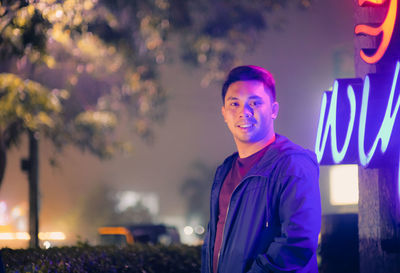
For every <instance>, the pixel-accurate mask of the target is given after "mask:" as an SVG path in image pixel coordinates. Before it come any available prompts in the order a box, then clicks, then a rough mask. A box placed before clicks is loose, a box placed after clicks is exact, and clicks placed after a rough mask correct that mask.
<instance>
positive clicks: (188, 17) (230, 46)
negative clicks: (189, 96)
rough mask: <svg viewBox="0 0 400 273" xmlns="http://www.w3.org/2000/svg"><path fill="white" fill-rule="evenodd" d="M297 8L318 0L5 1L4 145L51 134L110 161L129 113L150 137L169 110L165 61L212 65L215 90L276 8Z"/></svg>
mask: <svg viewBox="0 0 400 273" xmlns="http://www.w3.org/2000/svg"><path fill="white" fill-rule="evenodd" d="M293 5H297V6H300V7H304V8H306V7H308V6H309V5H310V1H308V0H307V1H306V0H254V1H251V4H249V2H248V1H245V0H218V1H214V0H201V1H185V0H144V1H143V0H65V1H60V0H16V1H11V0H3V1H1V2H0V16H1V20H0V60H1V65H0V71H3V72H7V74H2V76H1V77H2V78H1V81H2V83H1V86H0V93H1V94H2V97H1V101H0V103H1V106H2V107H4V109H3V108H1V109H0V110H1V111H2V112H1V114H0V126H1V128H0V129H1V130H2V132H0V133H3V135H0V150H1V149H3V148H1V147H3V145H2V143H8V144H13V143H16V142H13V141H10V139H18V137H19V134H21V133H22V132H24V130H26V129H29V130H38V131H42V130H44V131H45V133H44V134H45V136H47V137H49V138H50V139H51V140H52V141H53V143H54V144H55V147H56V148H57V149H58V150H61V149H62V148H63V147H64V146H65V145H66V144H69V143H70V144H73V145H76V146H78V147H80V148H81V149H82V150H86V149H88V150H89V151H90V152H92V153H94V154H95V155H97V156H99V157H100V158H108V157H110V156H112V155H113V154H114V153H115V152H116V151H120V150H123V149H125V147H128V146H129V145H127V141H124V140H123V139H121V135H122V134H121V132H120V131H121V122H120V121H121V120H123V119H126V117H129V118H128V120H127V121H124V122H125V123H129V124H131V126H130V127H131V129H132V130H134V131H135V132H136V133H137V134H138V135H140V136H142V137H143V138H145V139H150V140H151V139H152V136H153V130H152V128H153V127H154V124H155V123H157V122H160V121H161V120H162V119H163V117H164V116H165V111H166V108H165V104H166V100H167V94H166V92H165V91H164V90H163V89H162V87H161V85H160V76H159V68H160V65H163V64H164V65H168V63H170V62H172V61H174V60H183V61H184V62H185V63H186V64H191V65H194V66H199V67H200V66H201V67H204V68H205V71H206V74H205V75H204V77H203V79H201V80H199V83H201V85H203V86H207V85H208V84H210V83H211V82H213V81H215V80H220V79H222V78H223V76H224V75H225V73H226V71H227V70H228V69H230V68H231V67H233V66H234V65H237V64H239V63H240V59H241V57H242V56H243V55H244V54H245V53H246V52H248V51H250V50H252V49H253V48H254V46H255V45H256V43H257V41H258V40H257V39H258V38H259V34H260V32H261V31H263V30H265V29H268V26H269V23H270V22H269V21H268V20H267V17H268V15H269V14H270V13H272V12H275V11H277V10H280V9H282V8H286V7H289V6H293ZM16 120H18V122H17V124H18V126H16V123H15V121H16ZM125 123H124V124H125ZM5 131H8V132H12V133H9V134H8V135H4V132H5ZM0 152H1V151H0ZM0 166H1V162H0ZM0 179H1V177H0Z"/></svg>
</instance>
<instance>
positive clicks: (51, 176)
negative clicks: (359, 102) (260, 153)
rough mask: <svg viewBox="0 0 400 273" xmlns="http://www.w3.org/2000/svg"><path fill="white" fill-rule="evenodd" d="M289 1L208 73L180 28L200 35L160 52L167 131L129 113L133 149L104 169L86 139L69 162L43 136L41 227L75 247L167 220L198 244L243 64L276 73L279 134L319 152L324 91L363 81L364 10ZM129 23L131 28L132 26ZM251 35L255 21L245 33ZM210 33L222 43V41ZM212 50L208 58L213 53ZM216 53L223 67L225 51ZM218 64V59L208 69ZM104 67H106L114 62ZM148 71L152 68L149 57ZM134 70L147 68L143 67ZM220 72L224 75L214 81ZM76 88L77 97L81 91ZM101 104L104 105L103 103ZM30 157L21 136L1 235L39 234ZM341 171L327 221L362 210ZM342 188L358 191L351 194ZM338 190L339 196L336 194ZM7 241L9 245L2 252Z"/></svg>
mask: <svg viewBox="0 0 400 273" xmlns="http://www.w3.org/2000/svg"><path fill="white" fill-rule="evenodd" d="M53 2H54V1H53ZM106 2H107V1H106ZM120 2H121V3H123V2H124V1H120ZM155 2H160V3H161V2H163V1H155ZM171 2H174V1H171ZM175 2H180V1H175ZM205 2H207V1H205ZM239 2H240V1H239ZM243 2H248V1H243ZM266 2H268V1H266ZM269 2H275V1H269ZM278 2H279V1H278ZM287 2H288V3H287V5H286V6H285V7H278V6H275V8H273V9H272V11H271V12H267V13H266V18H267V20H266V22H267V23H266V25H265V26H263V27H260V29H259V30H257V31H254V28H253V29H252V28H251V27H249V31H252V34H251V39H253V40H251V43H250V42H249V48H248V49H249V50H248V51H246V50H243V51H240V50H239V51H237V52H235V54H237V56H236V57H238V58H237V59H234V60H232V61H230V62H229V61H228V62H227V64H225V66H224V65H220V66H219V65H216V66H215V65H214V66H213V63H212V61H213V60H212V56H207V55H204V56H203V55H202V54H200V53H199V54H198V55H197V59H196V58H195V59H196V60H197V62H198V63H197V64H193V62H191V61H190V54H189V57H187V56H186V58H183V59H182V58H180V54H181V49H182V48H181V47H182V44H181V43H180V42H179V39H178V38H177V37H179V31H182V32H181V33H182V34H183V35H188V37H189V35H193V36H194V37H195V36H196V30H194V31H193V33H191V34H190V31H188V32H187V34H185V33H186V32H183V31H187V30H178V31H177V33H178V34H176V33H175V34H172V35H170V36H169V37H168V39H165V44H166V46H167V47H168V48H169V49H168V50H164V51H163V50H161V49H160V51H159V52H162V53H163V54H164V55H160V54H161V53H157V54H158V55H157V54H156V56H155V58H156V59H157V57H158V59H157V61H156V62H155V63H154V64H153V65H156V66H157V73H158V74H157V84H159V85H158V86H159V87H160V90H161V89H162V90H163V91H162V92H161V93H159V94H161V95H160V98H161V99H160V100H165V101H164V103H163V106H162V107H161V109H162V111H160V112H159V113H157V115H158V117H157V118H156V119H155V120H156V122H154V123H151V124H150V125H148V126H149V127H151V134H150V133H149V134H147V131H146V130H147V129H143V130H142V131H141V130H140V128H139V130H136V131H133V130H129V126H130V121H129V120H127V118H126V117H125V116H124V115H119V116H118V115H117V116H116V117H117V118H116V124H117V125H116V128H117V129H116V134H117V135H118V136H121V137H122V138H124V139H125V140H129V141H130V144H131V145H132V149H131V151H128V152H127V151H126V150H124V149H120V150H119V149H116V150H114V152H113V154H112V156H108V154H106V155H105V156H104V154H102V152H98V153H97V155H98V154H100V155H101V157H103V158H107V159H105V160H101V159H100V158H99V156H95V155H93V153H91V152H90V151H91V149H92V150H94V151H96V149H97V148H99V147H94V148H93V147H89V148H82V147H80V146H79V145H73V144H76V143H79V141H83V142H85V141H88V142H90V139H89V138H87V139H86V138H85V139H84V140H82V139H81V140H79V139H78V140H73V141H70V142H68V141H65V143H66V144H65V145H63V144H60V145H61V146H62V148H63V149H62V153H60V154H59V153H58V152H57V151H56V150H55V149H54V142H53V141H51V140H49V138H46V137H41V138H40V174H39V179H40V230H41V231H43V232H48V231H57V232H63V233H64V234H65V235H66V239H65V241H63V243H65V244H73V243H75V242H76V241H77V240H78V239H79V240H89V242H91V243H97V240H98V236H97V228H98V227H99V226H101V225H105V224H110V223H114V224H115V223H119V222H120V223H141V222H154V223H167V224H171V225H175V226H176V227H177V228H178V230H179V232H180V233H181V239H182V241H183V242H186V243H196V242H197V240H198V239H199V238H201V235H202V234H203V232H204V227H205V226H206V224H207V221H208V220H207V217H208V198H209V196H208V194H209V190H210V186H211V182H212V178H213V173H214V171H215V169H216V167H217V166H218V165H219V164H220V163H221V162H222V161H223V160H224V158H225V157H226V156H228V155H229V154H231V153H232V152H234V151H235V146H234V142H233V140H232V137H231V135H230V133H229V131H228V130H227V128H226V127H225V124H224V122H223V119H222V117H221V114H220V108H221V97H220V89H221V81H220V79H221V76H223V75H224V73H226V72H227V71H229V69H230V68H231V67H232V66H233V65H237V64H254V65H258V66H262V67H265V68H266V69H268V70H270V71H271V72H272V73H273V75H274V76H275V80H276V90H277V99H278V101H279V103H280V113H279V117H278V119H277V120H276V131H277V132H278V133H280V134H283V135H286V136H287V137H289V138H290V139H291V140H293V141H294V142H296V143H298V144H300V145H302V146H304V147H306V148H308V149H311V150H314V143H315V136H316V129H317V124H318V119H319V111H320V108H319V107H320V100H321V97H322V92H323V91H324V90H328V89H329V88H330V87H331V85H332V83H333V81H334V79H335V78H340V77H353V76H354V68H353V54H354V52H353V51H354V50H353V27H354V23H353V19H352V16H353V1H348V0H314V1H311V3H310V5H309V2H308V1H298V2H296V3H295V4H293V3H291V1H287ZM292 2H295V1H292ZM93 3H94V4H95V3H97V1H93ZM299 3H300V4H299ZM161 4H162V3H161ZM121 5H122V4H121ZM248 5H250V2H248ZM299 6H300V8H299ZM227 16H228V15H227ZM249 16H250V15H249ZM118 19H121V20H123V18H122V17H121V18H118ZM2 20H3V19H2ZM222 21H223V20H222ZM164 23H165V22H164ZM142 24H143V22H142ZM221 24H222V23H221V22H217V23H216V25H221ZM111 25H112V24H111ZM161 25H162V23H161ZM164 25H165V24H164ZM245 31H246V25H245V24H244V25H243V26H242V28H241V29H240V31H239V33H240V32H245ZM253 32H254V33H253ZM199 35H200V34H199ZM210 35H211V36H212V35H215V36H218V35H217V34H215V33H214V34H212V32H211V34H210ZM249 35H250V34H249ZM244 41H245V40H244ZM193 43H195V42H193ZM240 46H242V45H238V47H240ZM156 47H157V46H156ZM148 49H149V48H148ZM149 50H150V49H149ZM203 50H207V46H204V47H203ZM200 51H201V46H200ZM215 56H216V57H215V58H221V56H219V55H218V54H216V55H215ZM109 57H110V56H109ZM112 57H113V56H111V57H110V58H112ZM184 57H185V56H184ZM208 57H209V58H211V61H210V62H207V61H209V60H207V61H206V60H204V58H206V59H207V58H208ZM236 57H235V58H236ZM98 58H99V61H100V60H101V59H102V58H103V57H100V56H99V57H98ZM104 58H105V57H104ZM188 58H189V61H188ZM238 60H239V61H238ZM124 61H126V62H130V61H131V60H129V59H123V60H122V62H124ZM203 61H204V62H205V63H206V64H205V65H202V63H203ZM132 62H134V61H132ZM93 63H94V62H93ZM142 63H144V64H146V60H142ZM210 63H211V64H210ZM69 65H71V67H66V68H65V69H66V70H68V71H71V70H72V71H73V70H76V69H78V70H79V69H80V68H79V66H76V67H75V68H74V66H73V64H69ZM97 65H99V66H107V65H108V64H107V63H105V64H104V63H103V64H102V63H101V62H100V63H98V64H97ZM135 65H137V66H136V67H140V64H135ZM9 67H12V66H10V65H3V69H2V71H7V69H8V68H9ZM121 69H122V68H121ZM210 71H212V72H213V73H214V74H211V75H214V76H209V75H210ZM89 72H90V71H89ZM89 72H88V74H90V73H89ZM117 72H118V71H117ZM117 72H115V73H117ZM221 72H223V73H221ZM35 73H36V76H35V77H36V80H38V81H39V82H42V83H43V82H45V81H50V82H52V81H53V83H51V84H50V86H56V84H55V83H54V81H55V80H54V79H53V78H54V77H55V78H57V77H67V76H66V73H63V72H62V71H61V72H60V70H58V71H56V72H54V71H53V72H46V73H45V74H41V75H40V76H39V75H38V74H40V72H35ZM113 73H114V72H113ZM118 73H119V72H118ZM118 73H117V74H118ZM72 74H73V73H72ZM101 75H102V74H100V76H99V77H100V78H101V77H102V76H101ZM118 75H120V74H118ZM215 75H216V76H215ZM112 77H118V76H115V75H114V76H111V78H112ZM213 77H214V78H213ZM101 79H103V78H101ZM90 83H91V82H90V81H87V82H85V80H82V81H80V82H78V83H76V82H75V84H76V85H80V88H81V89H82V90H85V92H86V94H87V96H89V94H90V93H91V92H92V91H90V90H94V91H93V92H95V91H96V90H99V89H101V88H104V84H103V83H102V82H101V81H99V82H97V83H96V84H97V85H92V86H91V85H90ZM72 85H73V84H72ZM68 88H69V89H71V90H72V89H74V88H72V87H71V82H70V85H68V86H67V87H66V89H68ZM74 90H77V89H74ZM71 92H72V91H71ZM93 92H92V93H93ZM72 97H73V96H72ZM75 98H76V99H79V97H75ZM86 99H87V98H86ZM96 103H97V105H98V101H96ZM150 105H151V104H150ZM130 107H134V106H132V105H131V106H130ZM150 107H151V106H150ZM89 108H90V107H89ZM86 110H87V109H86ZM128 112H129V106H128V110H126V113H128ZM139 124H140V123H139ZM136 125H137V124H136ZM146 126H147V124H146ZM66 127H67V126H66ZM137 127H138V126H136V127H135V128H136V129H137ZM137 131H139V133H138V132H137ZM143 136H144V137H143ZM50 139H51V137H50ZM63 141H64V140H63V139H61V140H60V142H63ZM58 144H59V143H58ZM58 144H57V145H58ZM89 144H90V143H89ZM57 145H56V146H57ZM101 145H102V144H101V143H100V144H99V146H101ZM89 146H90V145H89ZM129 147H130V146H129ZM100 148H101V147H100ZM82 149H83V151H82ZM128 150H129V149H128ZM27 153H28V141H27V136H26V135H25V134H21V138H20V142H19V144H18V145H17V146H12V147H11V148H10V150H9V151H8V154H7V155H8V162H7V167H6V171H5V175H4V179H3V182H2V185H1V188H0V227H1V226H3V230H7V229H9V228H10V227H12V229H13V230H18V231H24V230H27V227H28V224H27V213H28V205H27V204H28V201H27V200H28V199H27V198H28V184H27V176H26V173H24V172H22V171H21V168H20V161H21V159H22V158H25V157H27ZM53 157H54V158H53ZM49 159H51V161H49ZM53 160H55V161H53ZM54 162H56V164H54ZM54 165H55V166H54ZM337 168H339V169H337ZM337 168H336V169H331V168H328V167H321V180H320V184H321V196H322V202H323V213H324V214H327V213H337V212H355V211H357V206H356V203H357V196H358V193H357V188H356V186H355V187H354V189H353V190H351V193H352V194H350V196H349V197H348V198H347V199H346V198H345V197H343V193H344V192H350V190H349V188H350V186H349V185H350V184H352V183H353V185H357V181H356V180H357V175H355V176H353V178H350V177H351V176H349V173H350V174H351V173H353V174H356V173H357V170H356V168H355V167H347V168H346V169H345V170H343V169H340V167H337ZM343 172H344V174H343ZM343 175H344V177H345V179H343ZM349 180H351V181H349ZM332 181H333V182H332ZM334 181H348V183H346V184H345V185H344V188H343V186H340V185H337V184H334ZM334 193H337V194H336V195H334V196H332V194H334ZM341 198H342V199H341ZM343 198H344V199H343ZM185 227H186V228H185ZM189 227H191V228H189ZM185 232H186V233H185ZM196 232H197V235H196ZM8 243H9V242H7V241H1V245H7V244H8ZM24 244H25V242H24Z"/></svg>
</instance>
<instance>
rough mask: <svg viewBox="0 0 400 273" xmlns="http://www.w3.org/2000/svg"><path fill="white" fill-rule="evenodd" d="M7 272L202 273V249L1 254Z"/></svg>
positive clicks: (75, 248) (151, 247)
mask: <svg viewBox="0 0 400 273" xmlns="http://www.w3.org/2000/svg"><path fill="white" fill-rule="evenodd" d="M1 255H2V258H3V263H4V266H5V269H6V272H7V273H8V272H21V273H22V272H24V273H25V272H32V273H33V272H40V273H42V272H57V273H62V272H77V273H78V272H96V273H97V272H133V273H136V272H138V273H170V272H171V273H196V272H200V260H201V257H200V256H201V254H200V247H192V246H185V245H173V246H163V245H144V244H135V245H132V246H127V247H123V248H119V247H114V246H83V247H82V246H73V247H54V248H49V249H47V250H46V249H9V248H4V249H2V250H1Z"/></svg>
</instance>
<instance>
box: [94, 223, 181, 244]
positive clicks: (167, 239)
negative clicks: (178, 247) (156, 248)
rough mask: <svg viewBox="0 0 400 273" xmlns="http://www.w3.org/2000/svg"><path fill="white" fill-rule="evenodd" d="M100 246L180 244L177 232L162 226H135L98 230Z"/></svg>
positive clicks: (106, 227)
mask: <svg viewBox="0 0 400 273" xmlns="http://www.w3.org/2000/svg"><path fill="white" fill-rule="evenodd" d="M98 233H99V235H100V244H102V245H119V246H124V245H131V244H134V243H149V244H165V245H169V244H172V243H180V237H179V233H178V230H177V229H176V227H174V226H167V225H163V224H157V225H156V224H135V225H123V226H104V227H100V228H99V229H98Z"/></svg>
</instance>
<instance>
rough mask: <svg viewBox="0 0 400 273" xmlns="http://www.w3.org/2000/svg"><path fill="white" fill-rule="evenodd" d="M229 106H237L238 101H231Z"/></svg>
mask: <svg viewBox="0 0 400 273" xmlns="http://www.w3.org/2000/svg"><path fill="white" fill-rule="evenodd" d="M231 106H239V103H237V102H232V103H231Z"/></svg>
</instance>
